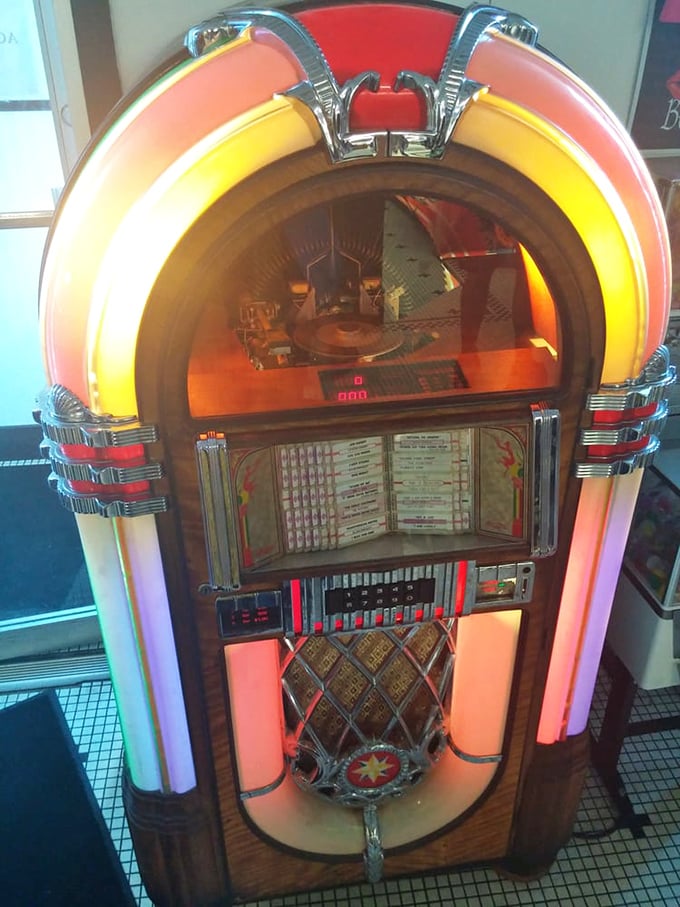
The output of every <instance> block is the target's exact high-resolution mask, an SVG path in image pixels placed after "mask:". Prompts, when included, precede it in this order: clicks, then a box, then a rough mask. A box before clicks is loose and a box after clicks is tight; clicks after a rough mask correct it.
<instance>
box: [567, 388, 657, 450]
mask: <svg viewBox="0 0 680 907" xmlns="http://www.w3.org/2000/svg"><path fill="white" fill-rule="evenodd" d="M667 416H668V400H665V399H664V400H661V401H660V402H659V404H658V406H657V408H656V412H655V413H654V415H653V416H651V417H650V418H649V419H641V420H640V421H637V422H630V423H627V424H626V423H624V424H619V426H618V427H615V426H614V425H612V426H611V427H608V428H607V427H605V425H604V424H602V423H600V424H598V426H597V428H596V427H594V426H593V427H592V428H582V429H581V432H580V435H579V443H580V444H583V445H585V446H589V445H591V444H603V445H609V444H612V445H613V444H629V443H631V442H634V441H641V440H642V439H643V438H647V437H648V436H649V435H652V434H656V433H658V432H660V431H661V429H662V428H663V424H664V422H665V421H666V418H667Z"/></svg>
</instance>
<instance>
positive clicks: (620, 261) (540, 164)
mask: <svg viewBox="0 0 680 907" xmlns="http://www.w3.org/2000/svg"><path fill="white" fill-rule="evenodd" d="M455 140H456V142H457V143H459V144H462V145H467V146H469V147H471V148H477V149H479V150H481V151H484V152H486V153H487V154H490V155H491V156H492V157H495V158H497V159H498V160H501V161H503V162H504V163H506V164H508V166H510V167H512V168H513V169H514V170H516V171H518V172H519V173H523V174H524V175H525V176H527V177H528V178H529V179H531V180H532V181H533V182H534V183H536V184H537V185H538V186H539V187H540V188H541V189H543V191H544V192H545V193H546V194H547V195H548V196H549V197H550V198H552V199H553V201H554V202H555V203H556V204H557V205H558V206H559V207H560V208H561V209H562V211H563V212H564V213H565V215H566V216H567V217H568V218H569V220H570V221H571V223H572V224H573V225H574V227H575V228H576V230H577V231H578V233H579V235H580V237H581V239H582V240H583V243H584V245H585V246H586V248H587V250H588V253H589V255H590V258H591V260H592V262H593V266H594V268H595V270H596V272H597V275H598V278H599V280H600V286H601V289H602V296H603V302H604V311H605V319H606V326H607V331H606V334H607V343H606V348H605V352H604V364H603V369H602V382H608V383H617V382H621V381H625V380H627V379H629V378H630V377H631V376H633V375H636V374H638V373H639V371H640V370H641V367H642V362H641V357H642V355H643V353H644V349H645V346H646V342H647V310H648V295H647V281H646V276H645V273H644V269H643V267H642V264H641V262H642V253H641V249H640V244H639V241H638V238H637V234H636V232H635V229H634V227H633V224H632V222H631V219H630V217H629V215H628V212H627V211H626V209H625V207H624V206H623V203H622V202H621V200H620V198H619V196H618V194H617V193H616V191H615V190H614V188H613V187H612V185H611V183H610V182H609V179H608V178H607V176H606V175H605V174H604V173H603V172H602V171H601V170H600V169H599V168H598V167H597V166H596V165H595V164H594V163H593V161H592V160H591V159H590V158H589V157H587V156H586V155H585V154H584V152H583V151H582V150H581V149H580V148H579V147H578V146H577V145H575V144H574V143H573V142H572V141H571V140H570V139H569V137H568V136H566V135H565V134H563V133H561V132H559V131H558V130H557V129H555V128H554V127H553V126H551V125H550V124H549V123H546V122H545V121H544V120H542V119H540V118H538V117H536V116H535V115H534V114H532V113H530V112H529V111H526V110H523V109H522V108H520V107H517V106H516V105H514V104H512V103H510V102H509V101H505V100H503V99H501V98H496V97H494V96H493V95H491V94H489V93H482V94H480V96H479V97H478V98H477V100H476V101H475V102H474V103H473V104H471V105H470V106H469V107H468V108H467V109H466V111H465V112H464V113H463V115H462V116H461V119H460V122H459V124H458V126H457V128H456V132H455Z"/></svg>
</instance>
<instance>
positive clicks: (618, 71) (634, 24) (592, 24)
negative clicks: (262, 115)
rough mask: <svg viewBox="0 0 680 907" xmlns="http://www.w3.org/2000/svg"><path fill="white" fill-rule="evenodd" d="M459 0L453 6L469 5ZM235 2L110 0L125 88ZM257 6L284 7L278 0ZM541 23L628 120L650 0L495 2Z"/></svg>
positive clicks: (543, 33) (551, 42)
mask: <svg viewBox="0 0 680 907" xmlns="http://www.w3.org/2000/svg"><path fill="white" fill-rule="evenodd" d="M470 4H471V0H461V2H459V3H458V4H457V5H458V6H463V7H466V6H469V5H470ZM236 5H239V6H251V8H252V7H257V6H258V3H257V2H255V3H252V4H248V3H243V2H241V3H238V4H237V3H234V2H233V0H226V2H225V0H222V2H220V0H192V2H190V3H189V2H187V0H110V7H111V18H112V22H113V31H114V39H115V42H116V54H117V57H118V66H119V69H120V75H121V80H122V83H123V87H124V89H125V90H128V89H129V88H131V87H132V86H133V85H134V84H135V83H136V82H137V81H138V80H139V79H141V78H142V76H144V75H145V73H146V72H147V71H149V70H150V69H151V68H152V67H153V66H155V65H156V64H157V63H160V62H161V61H162V60H163V59H164V58H165V57H167V56H169V54H170V53H171V52H172V50H173V49H176V48H177V47H178V46H179V44H180V43H181V37H182V36H183V34H184V33H185V32H186V30H187V29H188V28H189V27H190V26H192V25H196V24H198V23H199V22H200V21H201V20H202V19H204V18H208V17H209V16H211V15H215V13H216V12H218V11H219V10H222V9H226V8H227V7H229V6H236ZM259 5H260V6H281V5H283V3H282V2H276V0H274V2H270V3H261V4H259ZM496 5H498V6H505V7H506V8H508V9H511V10H512V11H513V12H517V13H520V14H521V15H523V16H526V17H527V18H528V19H530V20H531V21H532V22H534V23H535V24H536V25H538V26H539V28H540V38H539V40H540V42H541V44H542V45H543V47H545V48H547V49H548V50H550V51H551V52H552V53H554V54H555V55H556V56H557V57H559V58H560V59H561V60H562V61H563V62H564V63H566V64H567V66H569V67H571V69H573V70H574V72H576V73H578V74H579V75H580V76H581V78H583V79H584V80H585V81H586V82H587V83H588V84H589V85H590V86H591V87H592V88H594V89H595V91H596V92H598V94H600V95H601V96H602V97H603V98H604V100H605V101H607V103H608V104H609V105H610V106H611V108H612V109H613V110H614V112H615V113H616V114H617V115H618V116H619V117H620V118H621V119H622V120H624V122H626V121H627V119H628V115H629V110H630V106H631V101H632V98H633V95H634V90H635V83H636V76H637V71H638V67H639V62H640V54H641V48H642V45H643V40H644V35H645V31H646V24H647V17H648V11H649V9H650V6H651V0H625V2H623V3H622V2H621V0H570V2H551V0H498V2H497V4H496Z"/></svg>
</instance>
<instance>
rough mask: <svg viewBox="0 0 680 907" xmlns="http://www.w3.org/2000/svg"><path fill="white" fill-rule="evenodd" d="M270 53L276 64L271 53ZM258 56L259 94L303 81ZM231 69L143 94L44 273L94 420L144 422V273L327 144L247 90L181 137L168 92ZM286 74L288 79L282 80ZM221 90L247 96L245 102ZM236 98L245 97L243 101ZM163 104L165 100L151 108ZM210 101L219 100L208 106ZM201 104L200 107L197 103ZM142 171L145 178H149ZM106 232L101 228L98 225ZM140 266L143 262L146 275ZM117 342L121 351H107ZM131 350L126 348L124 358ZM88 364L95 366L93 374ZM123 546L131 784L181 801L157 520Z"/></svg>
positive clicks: (105, 607) (71, 369)
mask: <svg viewBox="0 0 680 907" xmlns="http://www.w3.org/2000/svg"><path fill="white" fill-rule="evenodd" d="M270 43H271V42H270ZM262 46H263V47H264V48H265V49H266V54H267V55H268V57H271V48H270V47H269V45H268V44H267V43H265V44H264V45H262ZM246 47H247V48H248V49H249V53H253V54H254V57H253V60H252V61H251V62H252V64H253V65H255V67H256V68H262V67H264V70H263V71H265V72H266V73H267V79H266V80H263V79H262V78H260V79H259V80H256V83H255V84H256V86H257V89H258V93H259V94H262V95H267V96H269V95H270V94H271V93H273V91H274V90H275V88H281V87H286V85H287V83H288V82H290V81H293V82H295V81H297V80H298V79H299V73H298V71H297V70H296V68H295V67H294V66H293V65H291V64H290V62H289V55H287V54H286V53H285V52H277V53H278V57H280V58H281V60H282V61H283V63H279V64H278V67H277V66H276V65H274V66H272V65H268V66H266V65H264V63H266V60H265V61H264V63H263V57H262V49H261V47H260V46H259V45H258V46H257V47H256V45H254V44H253V43H252V42H250V41H248V40H247V39H244V40H243V41H241V42H239V43H236V44H235V45H233V46H232V47H230V48H229V50H228V52H229V53H235V54H236V57H237V58H238V57H239V56H242V54H243V52H244V49H245V48H246ZM254 48H256V49H255V50H254ZM224 59H226V52H225V53H224V54H221V55H218V56H217V57H210V58H206V59H205V60H201V61H199V62H198V63H196V64H193V65H192V66H190V67H188V69H189V72H187V71H186V68H185V71H184V72H183V74H182V76H181V77H180V76H179V75H177V77H174V76H172V75H171V76H170V77H169V78H168V79H166V80H165V82H164V83H163V85H161V86H160V87H157V88H155V89H154V90H153V91H152V92H151V93H150V94H151V95H152V97H144V98H142V101H141V109H136V110H131V111H130V112H129V114H128V116H127V118H124V120H125V119H126V120H127V122H123V123H120V122H119V123H118V124H117V125H116V127H114V129H113V130H112V132H111V134H110V136H109V140H110V143H109V144H108V145H107V144H106V139H105V140H104V144H103V146H100V148H99V149H97V150H98V151H99V154H97V153H96V151H97V150H96V151H95V152H94V153H93V155H92V157H91V159H90V160H89V161H88V162H87V164H86V166H85V168H84V170H83V173H82V174H81V175H80V177H79V179H78V181H77V182H76V184H75V186H74V189H73V191H72V193H71V195H70V197H69V198H68V201H67V204H66V205H65V206H64V209H63V211H62V212H61V216H60V218H59V223H58V230H57V231H56V232H55V236H54V237H53V241H52V243H51V244H50V249H49V254H48V257H47V261H46V267H45V273H44V277H43V300H42V306H41V311H42V330H43V337H44V348H45V360H46V370H47V374H48V379H49V380H50V381H52V382H55V383H57V382H62V381H64V380H66V381H69V382H70V383H71V385H72V387H71V389H73V387H75V388H76V389H77V390H79V391H80V392H81V394H82V399H83V402H85V403H86V404H87V405H88V406H89V408H91V409H92V411H93V412H111V413H134V412H137V409H138V406H137V400H136V392H135V388H134V364H135V363H134V356H135V348H136V334H137V330H138V327H139V323H140V321H141V317H142V313H143V310H144V306H145V304H146V299H147V295H148V291H149V289H150V284H148V283H147V281H145V280H144V279H143V278H142V277H141V275H140V273H139V271H140V270H141V271H143V272H145V273H146V275H148V279H149V280H151V282H153V278H154V276H155V273H157V270H158V269H160V267H161V266H162V263H163V262H164V261H165V259H166V258H167V256H168V255H170V254H171V253H172V249H173V248H174V246H175V245H176V243H177V241H178V240H179V239H180V238H181V236H182V235H183V234H184V232H185V231H186V229H187V227H188V226H189V224H190V223H191V222H192V221H193V220H194V219H195V218H197V217H198V216H200V214H202V213H203V211H204V210H205V209H206V208H207V207H208V206H209V205H210V204H211V203H212V202H213V201H214V200H215V199H216V198H218V197H219V196H220V195H222V194H223V193H224V192H225V191H227V189H228V188H230V187H231V186H232V185H234V184H235V183H237V182H239V181H240V180H241V179H243V178H245V176H247V175H249V174H250V173H252V172H254V171H255V170H256V169H257V168H258V167H259V166H263V165H264V164H266V163H269V162H271V161H272V160H276V159H278V157H280V156H281V155H282V153H284V152H285V153H288V152H289V151H290V150H291V149H292V150H297V149H298V148H300V147H308V146H309V145H310V144H313V143H314V142H315V141H316V136H310V132H309V129H308V127H307V126H305V125H304V123H303V122H302V120H301V118H300V117H299V116H298V115H293V110H292V105H291V103H290V102H288V101H278V102H270V103H269V104H268V105H264V109H260V108H257V107H256V108H255V111H253V110H251V109H249V108H250V107H251V106H252V103H253V96H252V93H251V94H250V96H249V95H248V93H247V92H246V93H244V95H241V96H240V99H239V100H238V102H234V103H232V108H234V107H236V108H237V109H236V112H237V113H238V110H239V109H240V108H239V107H238V106H237V105H240V107H243V108H245V109H247V110H248V114H247V115H243V116H232V114H231V113H229V112H227V113H226V114H225V111H224V105H222V108H223V109H222V110H221V111H218V113H217V114H215V113H213V116H215V117H216V119H217V120H218V121H219V122H220V124H221V122H222V121H223V118H224V117H226V123H227V125H226V126H222V125H220V126H218V128H217V130H216V134H215V135H210V136H209V137H208V139H204V138H203V136H204V134H205V133H204V130H205V118H203V119H201V116H203V114H204V113H205V111H204V110H199V111H198V113H199V114H201V116H198V117H197V118H196V120H195V122H194V124H193V127H194V128H193V135H192V130H191V129H186V130H185V129H182V130H178V129H177V128H176V126H175V128H174V129H171V122H172V119H173V115H174V116H175V117H176V111H177V109H182V107H181V106H180V107H179V108H178V107H177V100H178V99H177V97H176V96H173V97H172V99H167V98H166V100H168V103H167V104H166V105H165V108H164V107H163V104H161V103H160V99H161V98H165V95H164V93H163V92H164V89H167V91H168V93H169V94H172V89H176V92H175V94H177V92H179V95H180V101H181V96H182V93H184V94H186V92H187V91H188V92H189V93H190V94H191V93H192V92H193V90H194V88H195V86H192V85H190V84H189V83H191V81H192V79H191V78H190V76H198V75H201V76H202V75H203V71H202V68H201V67H202V66H203V65H204V64H205V63H206V62H210V63H213V67H212V68H214V63H215V62H217V61H223V60H224ZM269 62H270V63H271V60H270V61H269ZM223 65H224V64H223ZM241 66H242V64H241V63H238V64H237V68H239V70H241ZM210 69H211V67H210V66H209V67H208V70H210ZM214 78H215V74H214V72H213V73H211V74H209V76H208V82H207V83H206V85H204V86H203V87H204V88H206V89H207V85H212V84H213V81H212V80H213V79H214ZM273 78H275V79H277V80H278V81H277V82H275V83H272V79H273ZM263 81H265V82H266V84H265V85H263ZM218 84H219V83H218ZM273 86H275V87H273ZM180 89H181V91H180ZM205 94H206V97H207V98H208V99H209V100H210V98H211V95H210V93H209V92H207V90H206V93H205ZM222 94H223V95H225V94H226V95H230V96H231V97H234V93H231V94H230V93H228V92H222ZM236 97H239V95H238V93H236ZM154 99H155V102H156V103H155V105H154V106H153V107H150V104H151V101H152V100H154ZM211 103H212V101H211V100H210V103H208V105H207V106H208V107H210V104H211ZM189 108H190V109H195V107H194V108H192V106H191V105H189ZM164 109H165V112H166V114H167V117H166V121H165V122H156V121H155V120H154V122H153V124H152V125H155V126H156V127H157V128H156V129H149V123H148V122H144V123H142V120H148V118H149V116H152V117H155V114H156V111H157V110H158V111H159V113H161V114H162V113H163V110H164ZM173 112H174V114H173ZM232 113H233V110H232ZM144 114H146V116H144ZM277 114H280V117H279V119H280V120H282V122H280V123H279V128H278V129H276V128H274V131H273V133H272V132H271V131H269V129H264V130H263V131H264V133H265V135H264V137H263V140H262V141H258V142H257V147H258V148H259V149H260V150H261V153H260V154H259V155H258V154H256V153H253V148H252V147H251V146H250V145H249V143H250V142H251V141H252V140H253V138H257V132H258V130H257V126H256V124H257V123H258V122H259V123H263V122H264V123H265V124H267V125H268V119H269V118H271V117H272V116H273V115H277ZM293 117H294V119H295V124H294V125H291V127H290V128H287V127H286V120H288V121H290V120H291V119H292V118H293ZM161 120H162V117H161ZM295 126H297V127H298V128H297V129H296V128H295ZM137 127H139V129H137ZM159 131H160V133H161V134H163V133H164V132H167V133H168V135H172V136H177V135H179V136H182V141H183V143H184V146H185V147H184V148H183V149H181V151H180V152H178V150H177V146H176V145H175V147H174V148H170V149H168V144H171V143H164V142H163V141H161V140H159ZM197 133H200V135H197ZM239 134H240V135H241V138H240V140H239V138H238V136H239ZM274 136H277V137H279V138H280V137H281V136H285V138H284V139H283V145H284V152H282V148H281V142H279V141H278V139H277V138H275V137H274ZM225 148H226V151H227V153H226V154H225ZM159 149H160V151H159ZM159 154H160V158H159ZM229 154H231V155H232V157H231V159H230V158H229ZM132 161H134V162H135V166H132ZM139 161H146V162H147V163H148V162H150V161H151V162H153V164H154V166H153V167H151V169H150V170H149V168H146V170H145V169H144V168H141V170H140V168H139V167H138V166H137V165H138V163H139ZM112 171H115V173H117V174H118V178H115V173H113V172H112ZM138 171H139V172H138ZM131 174H136V176H137V177H138V179H137V180H136V179H135V178H133V177H132V176H131ZM121 186H123V187H127V189H128V193H129V194H126V193H125V192H123V193H122V194H121ZM165 191H169V193H170V198H169V199H168V198H164V192H165ZM164 202H165V206H164V205H163V203H164ZM159 209H160V210H159ZM149 210H150V211H151V212H152V213H153V215H155V217H157V218H158V221H156V222H154V223H152V224H150V223H148V222H147V221H145V220H144V218H143V217H142V216H140V212H141V211H149ZM102 211H106V212H107V213H108V215H109V217H108V219H107V218H104V217H103V216H102V214H101V212H102ZM162 223H165V229H164V230H162V231H161V233H160V234H159V235H160V239H159V241H158V242H157V243H156V246H155V251H156V255H155V256H154V255H150V254H149V253H150V250H148V249H145V243H144V240H145V239H146V238H148V236H149V235H151V234H150V233H149V231H151V233H156V234H158V233H159V225H160V224H162ZM93 225H99V227H98V229H94V226H93ZM173 230H174V232H173ZM140 237H141V240H140ZM121 250H122V251H121ZM119 253H120V254H122V256H123V257H122V258H121V257H119ZM147 256H148V257H147ZM140 259H141V260H140ZM135 261H137V263H138V266H139V267H138V270H137V271H135ZM149 262H150V263H151V267H149ZM127 267H130V268H131V269H132V271H133V273H134V275H135V277H134V279H133V280H132V293H131V295H130V296H129V297H128V298H125V297H123V303H122V308H119V310H118V313H117V315H113V316H112V315H111V309H110V308H109V309H108V313H109V318H108V319H107V318H106V310H107V306H108V305H109V304H112V305H113V306H114V308H115V307H118V306H120V302H119V299H120V296H119V294H120V292H121V290H120V288H118V294H116V293H114V294H113V300H111V299H110V298H109V293H108V292H107V290H108V289H109V283H110V282H111V281H113V283H114V284H115V282H116V281H115V276H116V271H121V270H125V269H126V268H127ZM109 268H110V270H109ZM154 268H155V269H156V270H154ZM138 281H139V283H138ZM122 292H123V293H125V292H127V291H126V290H122ZM112 322H113V324H112ZM126 325H127V326H128V327H130V328H131V330H130V331H123V333H124V336H121V328H123V329H124V328H125V326H126ZM108 331H110V332H111V336H110V337H109V336H107V332H108ZM109 339H110V340H111V341H113V346H112V344H111V343H108V340H109ZM118 343H120V344H121V345H120V346H119V347H118V348H117V349H116V348H115V344H118ZM100 345H101V346H102V347H103V348H104V350H105V352H104V354H103V355H100ZM83 354H85V355H86V357H87V358H86V361H85V363H84V366H83V361H82V360H83ZM107 354H108V355H107ZM94 521H101V518H99V517H93V518H90V519H89V520H88V523H87V526H86V528H85V529H84V530H83V543H84V547H85V549H86V557H87V558H88V565H90V564H91V565H92V569H93V570H98V571H99V574H102V572H103V570H104V563H103V561H102V560H101V558H98V555H99V554H100V552H101V545H100V544H99V542H98V541H96V540H95V541H93V542H92V544H91V543H90V539H89V536H93V538H94V533H95V528H94V526H95V525H96V523H95V522H94ZM103 532H106V533H107V537H109V533H110V532H111V527H107V528H106V529H101V528H100V527H97V533H98V534H99V535H100V534H101V533H103ZM88 533H89V535H88ZM115 536H116V537H117V542H118V544H117V546H116V548H115V550H114V549H112V548H111V546H110V545H109V546H108V547H107V549H106V552H107V558H108V569H109V571H111V573H112V575H113V574H117V575H118V576H121V575H122V576H124V581H125V585H124V588H122V589H121V588H119V586H116V584H115V581H112V582H113V586H112V588H113V587H115V588H118V591H119V592H121V595H118V596H117V597H115V601H114V596H113V595H112V592H111V589H109V588H108V586H107V584H106V583H105V582H104V581H102V583H101V584H93V586H94V591H95V599H96V601H97V606H98V611H99V616H100V621H101V623H102V626H103V627H106V626H108V627H110V628H112V627H114V626H116V625H117V621H118V620H122V618H121V614H122V612H123V610H124V611H125V614H126V615H127V616H126V618H125V621H124V622H123V623H121V624H120V626H121V627H123V626H127V627H129V628H130V632H129V633H127V634H123V633H122V632H120V631H119V632H117V633H113V632H111V631H109V632H108V634H107V635H108V637H109V640H110V641H109V644H108V646H107V652H108V653H109V657H110V662H111V666H112V675H113V674H115V675H116V678H115V679H114V683H117V684H119V685H120V687H121V692H120V694H119V697H120V699H121V700H124V701H121V713H124V714H125V715H126V716H129V717H126V719H125V721H126V724H127V725H128V726H129V727H128V731H127V733H126V735H125V739H126V748H127V753H128V761H129V762H130V764H131V775H132V780H133V782H134V783H135V784H136V785H137V786H138V787H139V788H140V789H143V790H156V789H161V788H162V789H165V790H171V791H174V792H176V793H182V792H184V791H185V790H188V789H190V788H191V787H192V786H194V785H195V777H194V771H193V757H192V754H191V746H190V741H189V737H188V728H187V723H186V712H185V708H184V702H183V696H182V691H181V685H180V680H179V670H178V665H177V655H176V649H175V645H174V639H173V635H172V629H171V624H170V615H169V609H168V603H167V592H166V588H165V580H164V575H163V570H162V565H161V562H160V553H159V548H158V538H157V532H156V527H155V523H154V520H153V517H142V518H140V517H136V518H132V519H127V520H125V521H120V524H119V526H118V527H117V533H116V534H115ZM110 540H111V539H110V538H109V541H110ZM123 596H124V597H123ZM131 615H132V617H133V622H132V624H131ZM103 632H104V631H103ZM131 634H132V635H131ZM133 641H134V648H133ZM133 661H136V662H137V665H138V667H137V669H136V671H131V670H130V664H131V663H132V662H133ZM140 665H141V670H142V676H141V677H140V675H139V672H140V667H139V666H140ZM118 675H120V679H118ZM133 703H134V705H133Z"/></svg>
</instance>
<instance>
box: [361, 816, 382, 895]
mask: <svg viewBox="0 0 680 907" xmlns="http://www.w3.org/2000/svg"><path fill="white" fill-rule="evenodd" d="M364 836H365V838H366V850H365V851H364V872H365V873H366V881H367V882H370V883H371V884H375V883H376V882H380V881H381V880H382V877H383V866H384V864H385V853H384V851H383V846H382V835H381V834H380V822H379V820H378V808H377V807H376V806H375V804H373V803H371V804H369V805H368V806H365V807H364Z"/></svg>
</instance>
